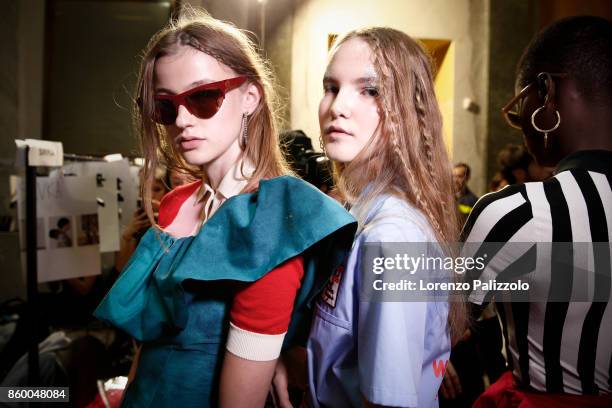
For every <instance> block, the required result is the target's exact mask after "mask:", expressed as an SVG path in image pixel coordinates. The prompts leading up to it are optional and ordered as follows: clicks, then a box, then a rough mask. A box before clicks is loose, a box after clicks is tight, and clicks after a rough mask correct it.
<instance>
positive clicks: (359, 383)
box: [308, 27, 465, 407]
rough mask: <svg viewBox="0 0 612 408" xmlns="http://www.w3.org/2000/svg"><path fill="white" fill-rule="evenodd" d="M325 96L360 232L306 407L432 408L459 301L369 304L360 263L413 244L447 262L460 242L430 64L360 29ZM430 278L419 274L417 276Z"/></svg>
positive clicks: (323, 334)
mask: <svg viewBox="0 0 612 408" xmlns="http://www.w3.org/2000/svg"><path fill="white" fill-rule="evenodd" d="M323 90H324V95H323V99H322V100H321V103H320V106H319V123H320V126H321V138H322V142H323V143H324V147H325V150H326V152H327V155H328V156H329V157H330V159H332V160H333V161H334V163H335V170H336V175H337V184H338V186H339V188H340V191H341V193H342V194H343V196H344V198H345V199H346V200H347V201H348V202H349V203H350V205H351V213H352V214H353V215H355V217H356V218H357V220H358V221H359V230H358V232H357V235H356V237H355V241H354V245H353V248H352V250H351V253H350V256H349V257H348V258H347V260H346V262H345V263H344V264H343V265H341V266H340V267H339V268H338V269H337V271H336V273H335V275H334V278H333V279H332V281H331V282H330V284H329V285H328V287H327V288H326V291H324V292H323V294H322V295H321V296H320V298H319V300H318V302H317V307H316V314H315V319H314V322H313V326H312V329H311V334H310V338H309V342H308V366H309V367H308V368H309V383H310V384H309V391H310V403H311V405H312V406H314V407H319V406H329V407H348V406H352V407H362V406H370V405H371V404H376V405H377V406H378V405H384V406H398V407H399V406H401V407H415V406H419V407H432V406H437V393H438V388H439V386H440V383H441V381H442V377H443V375H444V374H443V371H444V366H445V364H446V362H447V361H448V358H449V354H450V346H451V334H452V335H453V336H454V337H457V336H459V335H461V334H462V331H463V327H464V326H463V323H462V322H463V321H464V317H465V312H464V307H463V306H464V303H460V302H459V303H451V304H450V305H449V303H448V302H446V301H431V302H417V301H410V300H409V299H410V298H409V295H406V296H405V297H399V298H397V297H395V298H394V300H395V301H390V302H388V301H384V300H385V299H386V297H385V296H384V295H383V299H382V300H383V301H380V300H375V299H374V298H373V297H371V298H368V297H364V293H369V290H368V288H366V285H369V284H367V283H366V282H369V280H368V278H367V277H365V276H367V275H368V274H369V275H371V269H368V266H367V265H364V264H363V262H364V259H367V256H366V258H362V256H363V254H364V253H367V252H366V251H367V249H366V244H367V245H369V248H370V249H372V248H376V249H374V251H382V253H383V254H385V255H388V256H390V257H392V258H393V257H395V254H394V253H388V251H391V252H393V250H392V249H390V248H389V247H385V246H384V245H385V243H395V244H397V243H401V244H402V247H401V248H402V250H406V251H410V248H411V246H410V244H411V243H412V245H413V247H412V248H414V245H420V244H414V243H415V242H418V243H431V246H428V248H431V249H432V250H434V251H438V252H432V253H428V254H429V255H431V256H436V254H437V255H438V256H440V255H442V251H441V249H442V248H441V247H444V246H445V243H449V242H453V241H455V240H456V239H457V221H456V215H455V211H454V208H455V207H454V202H455V201H454V192H453V179H452V173H451V164H450V162H449V159H448V157H447V154H446V150H445V147H444V142H443V138H442V118H441V115H440V110H439V108H438V104H437V102H436V97H435V95H434V88H433V76H432V72H431V68H430V59H429V58H428V56H427V54H426V53H425V52H424V51H423V49H422V48H421V46H420V45H419V44H417V43H416V42H415V41H414V40H413V39H412V38H410V37H409V36H408V35H406V34H404V33H402V32H400V31H397V30H394V29H390V28H380V27H374V28H368V29H363V30H357V31H353V32H350V33H349V34H347V35H346V36H345V37H343V38H342V39H340V40H339V42H338V43H337V45H335V47H334V48H333V50H332V53H331V60H330V62H329V64H328V66H327V71H326V73H325V77H324V79H323ZM437 243H439V244H440V245H438V244H437ZM372 245H375V247H372ZM395 248H397V247H395ZM420 248H422V246H421V247H420ZM436 248H437V249H436ZM362 265H363V267H362ZM364 268H365V269H364ZM362 269H363V270H362ZM362 272H363V274H365V275H363V274H362ZM430 272H434V271H433V270H431V271H430V270H427V269H426V268H420V269H419V271H417V275H416V276H423V277H427V275H428V274H429V273H430ZM436 272H438V271H436ZM393 273H397V272H390V274H389V275H388V274H385V276H386V278H384V279H392V276H393ZM364 290H365V292H364ZM449 306H450V317H449ZM449 321H450V323H451V325H450V329H449Z"/></svg>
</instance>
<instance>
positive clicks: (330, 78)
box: [323, 74, 378, 85]
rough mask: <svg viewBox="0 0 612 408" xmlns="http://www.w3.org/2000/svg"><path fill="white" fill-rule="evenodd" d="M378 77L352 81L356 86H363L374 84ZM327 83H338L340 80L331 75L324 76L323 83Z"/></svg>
mask: <svg viewBox="0 0 612 408" xmlns="http://www.w3.org/2000/svg"><path fill="white" fill-rule="evenodd" d="M377 79H378V78H377V77H376V76H373V75H372V76H366V77H360V78H357V79H355V80H353V81H351V82H352V83H354V84H356V85H363V84H372V83H375V82H376V81H377ZM327 82H338V80H336V79H335V78H334V77H333V76H331V75H327V74H325V76H323V83H327Z"/></svg>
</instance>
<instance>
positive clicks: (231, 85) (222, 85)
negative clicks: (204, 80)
mask: <svg viewBox="0 0 612 408" xmlns="http://www.w3.org/2000/svg"><path fill="white" fill-rule="evenodd" d="M246 80H247V77H246V76H237V77H235V78H229V79H224V80H223V81H217V82H211V83H209V84H204V85H198V86H196V87H194V88H191V89H189V90H187V91H185V92H182V93H180V94H176V95H170V94H160V95H155V96H154V100H155V102H157V101H170V102H172V104H173V105H174V112H175V116H174V120H173V121H172V123H165V122H163V121H162V120H161V116H162V115H161V114H159V113H158V109H157V107H155V110H154V113H153V118H152V119H153V120H154V121H155V122H157V123H159V124H162V125H166V126H169V125H173V124H175V123H176V118H177V116H178V110H179V106H181V105H183V106H184V107H185V108H186V109H187V110H188V111H189V113H191V114H192V115H194V116H195V117H197V118H200V119H210V118H212V117H213V116H215V115H216V114H217V112H219V109H220V108H221V105H222V104H223V101H224V100H225V95H226V94H227V93H228V92H229V91H231V90H234V89H236V88H238V87H239V86H241V85H242V84H244V83H245V82H246ZM204 90H217V91H220V92H221V95H220V96H219V98H218V99H217V100H218V104H217V109H216V110H215V111H214V112H213V114H212V115H210V116H208V117H202V116H200V115H198V114H197V113H196V112H195V109H194V108H193V107H192V106H191V102H190V101H189V99H188V98H189V96H191V95H193V94H195V93H197V92H201V91H204Z"/></svg>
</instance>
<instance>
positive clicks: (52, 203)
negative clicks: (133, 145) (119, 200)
mask: <svg viewBox="0 0 612 408" xmlns="http://www.w3.org/2000/svg"><path fill="white" fill-rule="evenodd" d="M24 184H25V183H23V182H22V183H20V185H19V186H18V189H17V198H18V209H19V211H18V215H19V231H20V241H21V251H22V252H21V253H22V259H24V260H25V249H26V245H25V221H26V220H25V185H24ZM97 206H98V204H97V203H96V181H95V178H94V177H91V176H89V177H39V178H37V179H36V216H37V219H36V224H37V228H36V234H37V245H36V246H37V249H38V251H37V254H38V255H37V256H38V282H48V281H54V280H61V279H70V278H77V277H82V276H91V275H98V274H100V271H101V269H100V227H99V225H100V223H99V221H98V213H97V210H98V209H97ZM23 270H26V268H25V267H24V268H23Z"/></svg>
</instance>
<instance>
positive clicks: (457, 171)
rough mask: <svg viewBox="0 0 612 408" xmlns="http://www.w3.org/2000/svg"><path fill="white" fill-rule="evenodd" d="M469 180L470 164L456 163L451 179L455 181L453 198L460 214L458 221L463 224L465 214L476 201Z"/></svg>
mask: <svg viewBox="0 0 612 408" xmlns="http://www.w3.org/2000/svg"><path fill="white" fill-rule="evenodd" d="M469 180H470V166H468V165H467V164H466V163H457V164H455V167H453V181H454V182H455V199H456V200H457V208H458V210H459V214H460V222H461V224H462V225H463V223H464V222H465V220H466V219H467V216H468V215H470V212H471V211H472V207H474V204H476V201H478V197H477V196H476V194H474V193H473V192H472V190H470V188H469V187H468V185H467V183H468V181H469Z"/></svg>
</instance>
